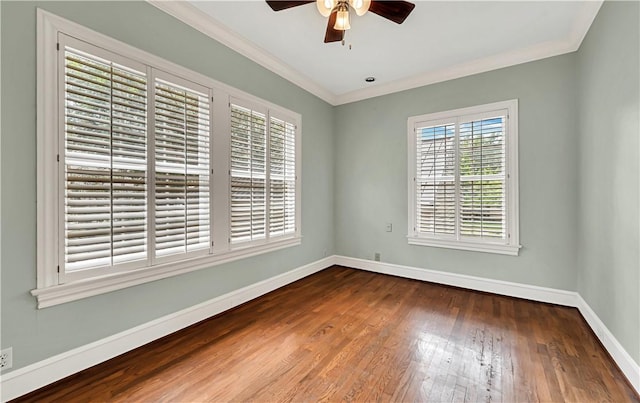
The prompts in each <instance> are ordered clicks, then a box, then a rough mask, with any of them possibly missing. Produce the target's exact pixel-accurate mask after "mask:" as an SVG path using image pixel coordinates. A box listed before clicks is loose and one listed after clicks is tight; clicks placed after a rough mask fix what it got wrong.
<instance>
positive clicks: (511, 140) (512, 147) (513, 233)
mask: <svg viewBox="0 0 640 403" xmlns="http://www.w3.org/2000/svg"><path fill="white" fill-rule="evenodd" d="M498 110H506V111H507V122H506V125H505V130H506V134H505V208H506V228H505V229H506V234H507V236H506V238H505V239H504V240H501V239H498V240H488V239H478V240H477V241H476V240H470V239H468V238H465V239H455V238H452V237H450V236H439V235H437V234H426V233H420V232H418V231H417V230H416V228H417V225H416V219H417V217H416V212H417V205H416V173H417V172H416V170H417V168H418V167H417V155H416V152H417V150H416V128H417V127H418V126H420V125H424V124H425V123H427V122H428V124H432V123H433V122H437V121H440V122H445V121H446V122H452V121H455V122H458V120H459V119H460V118H462V117H468V116H470V115H478V116H482V115H485V114H486V113H492V112H495V111H498ZM456 126H458V123H456ZM456 131H457V129H456ZM407 145H408V183H407V188H408V193H409V200H408V202H409V203H408V204H409V206H408V209H409V210H408V215H407V216H408V226H407V228H408V235H407V238H408V242H409V244H410V245H420V246H432V247H439V248H449V249H460V250H467V251H476V252H488V253H497V254H504V255H512V256H517V255H518V253H519V250H520V248H521V245H520V237H519V212H518V205H519V196H518V100H517V99H513V100H508V101H502V102H495V103H490V104H485V105H478V106H472V107H468V108H460V109H455V110H450V111H444V112H436V113H429V114H425V115H420V116H412V117H409V118H408V120H407ZM456 150H458V149H457V145H456ZM457 152H458V151H456V153H457ZM458 161H459V157H458V156H456V172H458ZM456 177H457V174H456ZM456 182H459V180H458V179H456ZM456 200H459V186H456ZM458 214H459V204H458V205H456V218H455V219H456V221H457V220H458ZM456 225H457V224H456Z"/></svg>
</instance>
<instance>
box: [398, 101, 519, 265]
mask: <svg viewBox="0 0 640 403" xmlns="http://www.w3.org/2000/svg"><path fill="white" fill-rule="evenodd" d="M517 113H518V104H517V101H516V100H513V101H506V102H498V103H494V104H489V105H482V106H477V107H472V108H465V109H458V110H454V111H449V112H441V113H434V114H428V115H422V116H415V117H411V118H409V121H408V144H409V243H411V244H416V245H425V246H437V247H446V248H456V249H465V250H474V251H482V252H494V253H503V254H511V255H517V254H518V249H519V247H520V245H519V242H518V180H517V172H518V169H517V168H518V159H517V150H518V149H517Z"/></svg>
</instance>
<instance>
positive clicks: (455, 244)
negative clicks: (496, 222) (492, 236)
mask: <svg viewBox="0 0 640 403" xmlns="http://www.w3.org/2000/svg"><path fill="white" fill-rule="evenodd" d="M408 238H409V245H420V246H433V247H436V248H448V249H459V250H469V251H474V252H486V253H497V254H501V255H510V256H518V252H519V251H520V248H521V247H522V246H521V245H500V244H491V243H477V242H467V241H453V240H445V239H433V238H421V237H414V236H409V237H408Z"/></svg>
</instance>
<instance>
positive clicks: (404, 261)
mask: <svg viewBox="0 0 640 403" xmlns="http://www.w3.org/2000/svg"><path fill="white" fill-rule="evenodd" d="M575 62H576V58H575V54H568V55H563V56H558V57H553V58H548V59H545V60H540V61H536V62H532V63H527V64H522V65H518V66H514V67H509V68H504V69H500V70H495V71H491V72H487V73H483V74H478V75H474V76H469V77H465V78H460V79H457V80H452V81H447V82H443V83H439V84H434V85H429V86H425V87H421V88H416V89H412V90H408V91H403V92H400V93H395V94H390V95H386V96H382V97H377V98H373V99H368V100H364V101H360V102H356V103H352V104H348V105H343V106H340V107H338V108H337V110H336V118H335V119H336V120H335V122H336V123H335V124H336V133H335V147H336V151H335V158H336V170H335V173H336V177H335V198H336V201H335V206H336V207H335V212H336V222H335V228H336V250H337V253H338V254H340V255H346V256H352V257H358V258H365V259H373V257H374V252H380V253H381V260H382V261H383V262H390V263H395V264H401V265H409V266H414V267H420V268H425V269H434V270H443V271H447V272H453V273H461V274H467V275H474V276H480V277H485V278H491V279H497V280H505V281H514V282H518V283H525V284H532V285H538V286H545V287H553V288H560V289H564V290H575V287H576V262H575V259H576V239H575V238H576V232H575V231H576V225H577V222H576V220H577V212H576V201H577V183H578V175H577V157H578V156H577V147H576V142H577V130H576V102H575V93H576V88H575V87H576V85H575V84H576V80H575V72H576V63H575ZM514 98H517V99H518V100H519V148H520V150H519V158H520V164H519V165H520V187H519V189H520V241H521V244H522V245H523V247H522V249H521V251H520V256H518V257H512V256H504V255H495V254H489V253H480V252H467V251H459V250H452V249H443V248H433V247H424V246H414V245H409V244H408V243H407V238H406V236H407V209H408V207H407V134H406V133H407V118H408V117H409V116H415V115H421V114H425V113H430V112H438V111H446V110H450V109H455V108H462V107H467V106H473V105H480V104H485V103H489V102H496V101H504V100H509V99H514ZM387 222H389V223H393V232H385V223H387Z"/></svg>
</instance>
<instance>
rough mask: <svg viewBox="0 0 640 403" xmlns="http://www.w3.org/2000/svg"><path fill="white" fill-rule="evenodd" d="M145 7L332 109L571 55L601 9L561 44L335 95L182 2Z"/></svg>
mask: <svg viewBox="0 0 640 403" xmlns="http://www.w3.org/2000/svg"><path fill="white" fill-rule="evenodd" d="M146 1H147V2H148V3H149V4H151V5H153V6H155V7H157V8H158V9H160V10H162V11H164V12H165V13H167V14H169V15H171V16H173V17H174V18H177V19H178V20H180V21H182V22H184V23H185V24H187V25H189V26H191V27H193V28H195V29H196V30H198V31H200V32H202V33H203V34H205V35H207V36H209V37H210V38H212V39H214V40H216V41H218V42H220V43H222V44H223V45H225V46H227V47H228V48H230V49H232V50H234V51H236V52H238V53H240V54H241V55H243V56H245V57H247V58H248V59H250V60H252V61H254V62H255V63H257V64H259V65H261V66H262V67H264V68H266V69H268V70H270V71H272V72H274V73H276V74H278V75H279V76H280V77H282V78H284V79H286V80H288V81H290V82H292V83H293V84H295V85H297V86H298V87H300V88H302V89H304V90H306V91H308V92H310V93H311V94H313V95H315V96H317V97H318V98H320V99H322V100H324V101H325V102H327V103H329V104H331V105H333V106H338V105H343V104H348V103H351V102H356V101H361V100H364V99H368V98H373V97H377V96H382V95H387V94H392V93H395V92H399V91H404V90H408V89H412V88H418V87H422V86H425V85H429V84H435V83H439V82H443V81H448V80H453V79H456V78H461V77H466V76H470V75H473V74H478V73H484V72H486V71H491V70H496V69H500V68H504V67H509V66H515V65H518V64H522V63H526V62H530V61H534V60H540V59H544V58H547V57H552V56H557V55H561V54H565V53H571V52H574V51H576V50H577V49H578V48H579V47H580V45H581V44H582V40H583V39H584V37H585V35H586V34H587V31H588V30H589V28H590V27H591V24H592V23H593V20H594V19H595V17H596V15H597V14H598V11H599V10H600V7H601V6H602V3H603V0H592V1H586V2H584V5H583V7H582V10H581V13H580V15H579V16H578V18H577V19H576V20H575V23H574V25H573V26H572V27H571V28H570V32H569V33H568V35H567V36H566V37H565V38H564V39H558V40H554V41H548V42H544V43H540V44H536V45H533V46H530V47H528V48H525V49H517V50H514V51H510V52H504V53H502V54H497V55H493V56H488V57H483V58H480V59H477V60H472V61H468V62H463V63H460V64H457V65H453V66H448V67H446V68H444V69H439V70H432V71H427V72H424V73H421V74H417V75H413V76H409V77H405V78H401V79H398V80H395V81H391V82H388V83H384V84H379V85H375V86H373V87H366V88H362V89H358V90H354V91H350V92H346V93H342V94H335V93H333V92H331V91H329V90H328V89H326V88H325V87H323V86H322V85H320V84H319V83H317V82H315V81H314V80H313V79H311V78H310V77H308V76H307V75H305V74H304V72H299V71H297V70H295V69H294V68H292V67H291V66H289V65H288V64H287V63H285V62H284V61H282V60H281V59H279V58H277V57H276V56H274V55H272V54H271V53H269V52H268V51H266V50H264V49H262V48H261V47H259V46H257V45H256V44H255V43H253V42H251V41H249V40H247V39H246V38H244V37H243V36H241V35H239V34H237V33H235V32H233V31H231V30H229V28H228V27H226V26H225V25H224V24H222V23H220V22H219V21H217V20H215V19H214V18H212V17H210V16H209V15H207V14H206V13H204V12H203V11H201V10H199V9H198V8H196V7H195V6H193V5H192V4H189V2H187V1H163V0H146Z"/></svg>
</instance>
